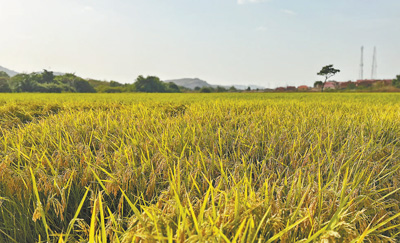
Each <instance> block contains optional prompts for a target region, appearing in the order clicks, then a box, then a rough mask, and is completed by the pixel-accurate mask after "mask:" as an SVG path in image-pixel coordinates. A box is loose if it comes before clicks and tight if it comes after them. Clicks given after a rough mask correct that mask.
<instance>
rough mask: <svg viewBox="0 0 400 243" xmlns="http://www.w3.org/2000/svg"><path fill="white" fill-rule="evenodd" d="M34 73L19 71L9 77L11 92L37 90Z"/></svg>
mask: <svg viewBox="0 0 400 243" xmlns="http://www.w3.org/2000/svg"><path fill="white" fill-rule="evenodd" d="M34 77H35V76H34V75H30V74H26V73H20V74H17V75H15V76H14V77H12V78H10V81H9V85H10V89H11V90H12V91H13V92H35V91H37V86H38V85H37V82H36V81H35V80H34Z"/></svg>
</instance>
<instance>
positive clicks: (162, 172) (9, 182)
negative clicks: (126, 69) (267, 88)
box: [0, 93, 400, 243]
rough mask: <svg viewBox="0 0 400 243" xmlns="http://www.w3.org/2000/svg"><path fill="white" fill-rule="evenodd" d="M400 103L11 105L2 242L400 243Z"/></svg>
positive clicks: (4, 97)
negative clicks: (399, 242)
mask: <svg viewBox="0 0 400 243" xmlns="http://www.w3.org/2000/svg"><path fill="white" fill-rule="evenodd" d="M399 168H400V95H399V94H390V93H385V94H378V93H376V94H351V93H346V94H340V93H326V94H321V93H319V94H311V93H305V94H296V93H293V94H285V93H280V94H262V93H258V94H255V93H254V94H245V93H242V94H238V93H236V94H229V93H224V94H1V95H0V242H97V243H99V242H102V243H104V242H304V243H305V242H323V243H328V242H398V241H400V208H399V206H400V191H399V190H400V187H399V186H400V170H399Z"/></svg>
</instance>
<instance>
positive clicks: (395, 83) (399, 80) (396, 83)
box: [392, 75, 400, 88]
mask: <svg viewBox="0 0 400 243" xmlns="http://www.w3.org/2000/svg"><path fill="white" fill-rule="evenodd" d="M392 85H393V86H394V87H396V88H400V75H397V76H396V79H393V82H392Z"/></svg>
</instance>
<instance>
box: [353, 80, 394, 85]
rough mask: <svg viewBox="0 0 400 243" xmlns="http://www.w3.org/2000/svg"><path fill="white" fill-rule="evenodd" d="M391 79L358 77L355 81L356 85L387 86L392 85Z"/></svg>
mask: <svg viewBox="0 0 400 243" xmlns="http://www.w3.org/2000/svg"><path fill="white" fill-rule="evenodd" d="M392 82H393V80H392V79H360V80H357V81H356V86H357V87H371V86H389V85H392Z"/></svg>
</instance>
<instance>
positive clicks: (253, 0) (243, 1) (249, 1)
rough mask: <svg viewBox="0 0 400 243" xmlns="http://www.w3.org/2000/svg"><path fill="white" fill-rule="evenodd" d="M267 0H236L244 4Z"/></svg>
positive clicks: (265, 0)
mask: <svg viewBox="0 0 400 243" xmlns="http://www.w3.org/2000/svg"><path fill="white" fill-rule="evenodd" d="M267 1H269V0H237V3H238V4H246V3H261V2H267Z"/></svg>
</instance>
